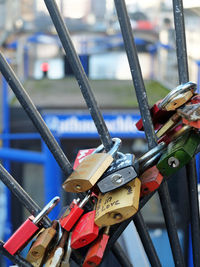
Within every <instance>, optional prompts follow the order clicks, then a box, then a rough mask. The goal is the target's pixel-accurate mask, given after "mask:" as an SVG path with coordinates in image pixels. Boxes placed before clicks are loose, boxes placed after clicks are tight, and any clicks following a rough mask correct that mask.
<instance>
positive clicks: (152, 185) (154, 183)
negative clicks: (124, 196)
mask: <svg viewBox="0 0 200 267" xmlns="http://www.w3.org/2000/svg"><path fill="white" fill-rule="evenodd" d="M162 180H163V176H162V174H161V173H160V172H159V170H158V169H157V168H156V166H153V167H151V168H149V169H148V170H146V171H145V172H144V173H143V174H142V175H141V176H140V181H141V195H140V196H141V197H143V196H145V195H148V194H149V193H151V192H153V191H155V190H156V189H157V188H158V187H159V186H160V184H161V182H162Z"/></svg>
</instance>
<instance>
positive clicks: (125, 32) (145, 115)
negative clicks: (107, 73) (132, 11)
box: [115, 0, 157, 148]
mask: <svg viewBox="0 0 200 267" xmlns="http://www.w3.org/2000/svg"><path fill="white" fill-rule="evenodd" d="M115 7H116V10H117V15H118V19H119V23H120V27H121V31H122V36H123V40H124V45H125V49H126V53H127V57H128V61H129V66H130V71H131V75H132V79H133V84H134V87H135V92H136V97H137V100H138V104H139V108H140V113H141V117H142V120H143V125H144V131H145V135H146V139H147V141H148V144H149V147H150V148H153V147H154V146H156V144H157V143H156V140H157V139H156V134H155V131H154V128H153V124H152V119H151V114H150V111H149V105H148V101H147V94H146V90H145V86H144V81H143V78H142V72H141V68H140V63H139V59H138V55H137V49H136V45H135V41H134V37H133V32H132V29H131V25H130V20H129V16H128V14H127V10H126V5H125V2H124V1H121V0H115Z"/></svg>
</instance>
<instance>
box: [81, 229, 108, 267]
mask: <svg viewBox="0 0 200 267" xmlns="http://www.w3.org/2000/svg"><path fill="white" fill-rule="evenodd" d="M108 232H109V228H108V227H107V228H106V231H105V232H104V233H103V234H101V235H100V236H99V237H98V238H97V239H96V240H95V241H94V243H93V244H92V245H91V247H90V248H89V250H88V252H87V255H86V257H85V260H84V263H83V265H82V267H91V266H98V265H99V264H100V262H101V260H102V258H103V255H104V252H105V249H106V246H107V243H108V239H109V235H108Z"/></svg>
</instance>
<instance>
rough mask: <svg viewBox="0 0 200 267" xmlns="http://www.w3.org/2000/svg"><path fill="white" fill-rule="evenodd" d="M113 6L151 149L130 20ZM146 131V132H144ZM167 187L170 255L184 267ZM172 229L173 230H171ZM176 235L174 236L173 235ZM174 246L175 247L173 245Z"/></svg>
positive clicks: (163, 191) (119, 4)
mask: <svg viewBox="0 0 200 267" xmlns="http://www.w3.org/2000/svg"><path fill="white" fill-rule="evenodd" d="M115 6H116V10H117V15H118V19H119V23H120V27H121V31H122V36H123V39H124V45H125V49H126V52H127V57H128V61H129V65H130V70H131V74H132V79H133V83H134V86H135V91H136V95H137V99H138V103H139V107H140V112H141V117H142V120H143V125H144V130H145V134H146V138H147V142H148V145H149V148H153V147H154V146H156V144H157V140H156V135H155V132H154V129H153V124H152V120H151V116H150V111H149V107H148V101H147V95H146V90H145V87H144V81H143V78H142V73H141V68H140V64H139V59H138V55H137V50H136V46H135V42H134V37H133V33H132V29H131V25H130V20H129V17H128V13H127V10H126V5H125V1H124V0H115ZM146 131H147V132H146ZM168 195H169V192H168V186H167V182H166V181H164V182H163V183H162V185H161V186H160V188H159V197H160V200H161V205H164V208H163V212H164V213H165V219H166V220H167V221H168V222H167V225H166V226H167V231H168V235H169V240H170V245H171V248H172V253H173V257H174V261H175V264H176V266H184V258H183V255H182V251H181V246H180V242H179V239H178V234H177V230H176V227H175V219H174V216H173V213H172V207H171V202H170V199H169V198H168ZM174 227H175V228H174ZM172 228H173V229H172ZM175 233H176V234H175ZM173 243H175V244H176V246H174V245H173Z"/></svg>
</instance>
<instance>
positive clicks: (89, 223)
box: [71, 210, 99, 249]
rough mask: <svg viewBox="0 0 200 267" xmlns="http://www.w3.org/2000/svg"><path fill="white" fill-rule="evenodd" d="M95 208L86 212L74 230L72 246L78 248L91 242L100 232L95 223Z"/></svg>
mask: <svg viewBox="0 0 200 267" xmlns="http://www.w3.org/2000/svg"><path fill="white" fill-rule="evenodd" d="M95 213H96V211H95V210H92V211H90V212H87V213H85V214H84V215H83V216H82V217H81V218H80V220H79V221H78V223H77V225H76V226H75V228H74V230H73V231H72V238H71V248H73V249H78V248H81V247H84V246H86V245H88V244H90V243H91V242H92V241H94V240H95V239H96V238H97V236H98V234H99V227H98V226H97V225H96V224H95V222H94V219H95Z"/></svg>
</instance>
